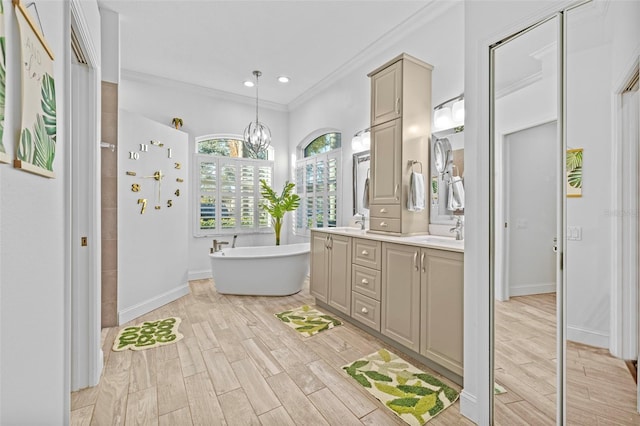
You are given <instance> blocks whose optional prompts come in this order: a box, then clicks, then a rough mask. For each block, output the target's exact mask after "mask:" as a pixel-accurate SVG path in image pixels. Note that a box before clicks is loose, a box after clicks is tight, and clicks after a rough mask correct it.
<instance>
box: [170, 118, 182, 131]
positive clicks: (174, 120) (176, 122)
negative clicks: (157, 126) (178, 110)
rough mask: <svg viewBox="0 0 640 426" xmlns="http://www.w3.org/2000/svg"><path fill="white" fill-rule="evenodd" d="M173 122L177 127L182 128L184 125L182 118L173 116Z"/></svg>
mask: <svg viewBox="0 0 640 426" xmlns="http://www.w3.org/2000/svg"><path fill="white" fill-rule="evenodd" d="M171 124H173V125H174V126H175V127H176V129H180V127H182V118H180V117H173V120H171Z"/></svg>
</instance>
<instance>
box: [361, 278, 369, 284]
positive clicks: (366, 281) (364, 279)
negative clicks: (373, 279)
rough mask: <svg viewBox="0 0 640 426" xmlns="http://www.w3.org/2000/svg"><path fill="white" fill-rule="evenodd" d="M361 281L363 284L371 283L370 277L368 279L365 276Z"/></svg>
mask: <svg viewBox="0 0 640 426" xmlns="http://www.w3.org/2000/svg"><path fill="white" fill-rule="evenodd" d="M361 282H362V284H364V285H368V284H369V280H368V279H366V278H363V279H362V281H361Z"/></svg>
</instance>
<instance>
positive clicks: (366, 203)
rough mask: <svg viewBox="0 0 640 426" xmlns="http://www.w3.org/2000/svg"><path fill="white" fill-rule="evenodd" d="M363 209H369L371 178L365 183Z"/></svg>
mask: <svg viewBox="0 0 640 426" xmlns="http://www.w3.org/2000/svg"><path fill="white" fill-rule="evenodd" d="M362 207H364V208H365V209H368V208H369V177H368V176H367V179H365V181H364V193H363V194H362Z"/></svg>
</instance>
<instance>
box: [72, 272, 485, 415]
mask: <svg viewBox="0 0 640 426" xmlns="http://www.w3.org/2000/svg"><path fill="white" fill-rule="evenodd" d="M190 286H191V294H189V295H187V296H185V297H182V298H180V299H179V300H176V301H175V302H172V303H170V304H168V305H166V306H163V307H162V308H160V309H157V310H156V311H154V312H151V313H149V314H147V315H145V316H143V317H142V318H138V319H136V320H135V321H132V322H131V323H130V324H134V323H139V322H140V321H144V320H152V319H157V318H160V317H165V316H179V317H180V318H182V324H181V325H180V332H181V333H183V334H184V336H185V337H184V339H182V340H181V341H180V342H178V343H176V344H173V345H168V346H162V347H158V348H153V349H148V350H145V351H140V352H136V351H124V352H113V351H111V346H112V344H113V339H114V338H115V335H116V334H117V331H118V328H115V327H114V328H110V329H105V330H103V336H104V339H103V340H104V343H103V350H104V355H105V368H104V371H103V375H102V377H101V379H100V383H99V384H98V386H96V387H93V388H88V389H83V390H81V391H79V392H74V393H72V395H71V409H72V411H71V424H73V425H171V426H180V425H207V426H209V425H242V426H246V425H274V426H275V425H277V426H281V425H305V426H306V425H363V424H364V425H376V426H380V425H403V424H404V423H403V422H402V421H400V420H399V419H398V418H397V417H395V416H394V415H393V414H391V413H390V412H389V411H388V410H387V409H386V408H384V406H382V405H381V403H380V402H379V401H378V400H376V399H375V398H374V397H372V396H371V395H370V394H369V393H368V392H366V391H365V390H364V388H362V387H361V386H359V385H358V384H356V383H355V382H354V381H353V380H352V379H351V378H350V377H348V376H347V375H346V373H345V372H344V371H343V370H342V369H341V367H342V366H343V365H345V364H347V363H349V362H352V361H354V360H356V359H358V358H360V357H362V356H365V355H368V354H370V353H372V352H374V351H375V350H377V349H379V348H381V347H386V348H387V349H390V350H393V349H392V348H390V347H388V346H387V345H385V344H384V343H383V342H381V341H378V340H376V339H375V338H373V337H371V336H369V335H368V334H366V333H364V332H363V331H361V330H359V329H357V328H356V327H354V326H353V325H351V324H349V323H345V325H343V326H340V327H336V328H334V329H331V330H328V331H326V332H323V333H320V334H318V335H316V336H313V337H310V338H305V337H302V336H300V335H299V334H298V333H297V332H296V331H295V330H293V329H291V328H289V327H287V326H286V325H284V324H282V323H281V322H280V321H279V320H278V319H277V318H276V317H275V316H274V315H273V314H274V313H276V312H281V311H283V310H285V309H289V308H296V307H298V306H300V305H303V304H313V302H314V300H313V298H312V297H311V296H310V295H309V291H308V283H307V285H306V286H305V288H304V289H303V291H302V292H300V293H298V294H296V295H293V296H288V297H250V296H224V295H221V294H218V293H217V292H216V291H215V288H214V286H213V283H212V281H211V280H200V281H192V282H191V283H190ZM126 325H129V324H126ZM396 352H397V351H396ZM405 358H406V359H407V361H409V362H411V363H413V364H414V365H416V366H418V367H419V368H422V369H424V370H425V371H428V372H430V373H431V374H433V375H434V376H436V377H439V378H440V379H441V380H443V381H444V382H445V383H447V384H449V385H450V386H451V387H453V388H455V389H457V390H460V387H459V386H457V385H455V384H453V383H451V382H450V381H449V380H447V379H445V378H443V377H441V376H439V375H438V374H436V373H434V372H431V371H430V370H428V369H427V368H426V367H425V366H423V365H421V364H420V363H419V362H417V361H416V360H414V359H411V358H410V357H405ZM459 404H460V403H459V402H456V403H455V404H454V405H453V406H451V407H449V408H448V409H446V410H445V411H444V412H442V413H441V414H440V415H438V416H437V417H436V418H435V419H433V420H432V421H431V423H430V424H432V425H472V424H473V423H472V422H470V421H469V420H467V419H466V418H464V417H462V416H461V415H460V409H459Z"/></svg>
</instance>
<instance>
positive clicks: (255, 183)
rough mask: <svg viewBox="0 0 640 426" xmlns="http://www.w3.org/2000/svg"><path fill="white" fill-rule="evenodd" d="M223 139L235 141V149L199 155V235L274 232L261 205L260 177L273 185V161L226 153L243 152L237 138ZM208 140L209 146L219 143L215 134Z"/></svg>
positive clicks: (196, 221)
mask: <svg viewBox="0 0 640 426" xmlns="http://www.w3.org/2000/svg"><path fill="white" fill-rule="evenodd" d="M220 140H221V141H232V142H233V141H235V142H233V143H230V144H229V146H230V147H231V149H229V150H226V151H225V150H222V149H219V150H218V151H216V152H213V153H208V151H207V150H204V151H205V152H207V153H206V154H201V153H199V154H196V155H195V160H196V161H195V163H196V170H197V173H198V176H197V179H198V185H196V187H197V188H198V189H197V190H198V194H197V197H196V206H195V209H194V210H195V226H194V228H195V229H194V233H195V235H196V236H209V235H219V234H224V233H256V232H271V222H270V220H269V216H268V215H267V213H266V212H264V211H263V210H262V209H261V208H260V202H261V195H260V179H264V180H266V181H267V183H268V184H269V185H271V184H272V177H273V161H270V160H260V159H248V158H241V157H226V156H222V155H224V154H227V155H229V154H233V153H234V152H239V151H238V150H237V149H234V146H238V143H237V140H236V139H232V138H228V137H226V138H221V139H220ZM205 142H206V144H205V145H204V146H205V147H207V148H210V147H211V146H214V145H215V144H216V143H217V142H216V139H215V138H211V137H207V139H206V140H205ZM196 143H198V138H196ZM215 146H220V143H218V145H215ZM222 146H224V145H222ZM212 154H214V155H212ZM220 154H222V155H220Z"/></svg>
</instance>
